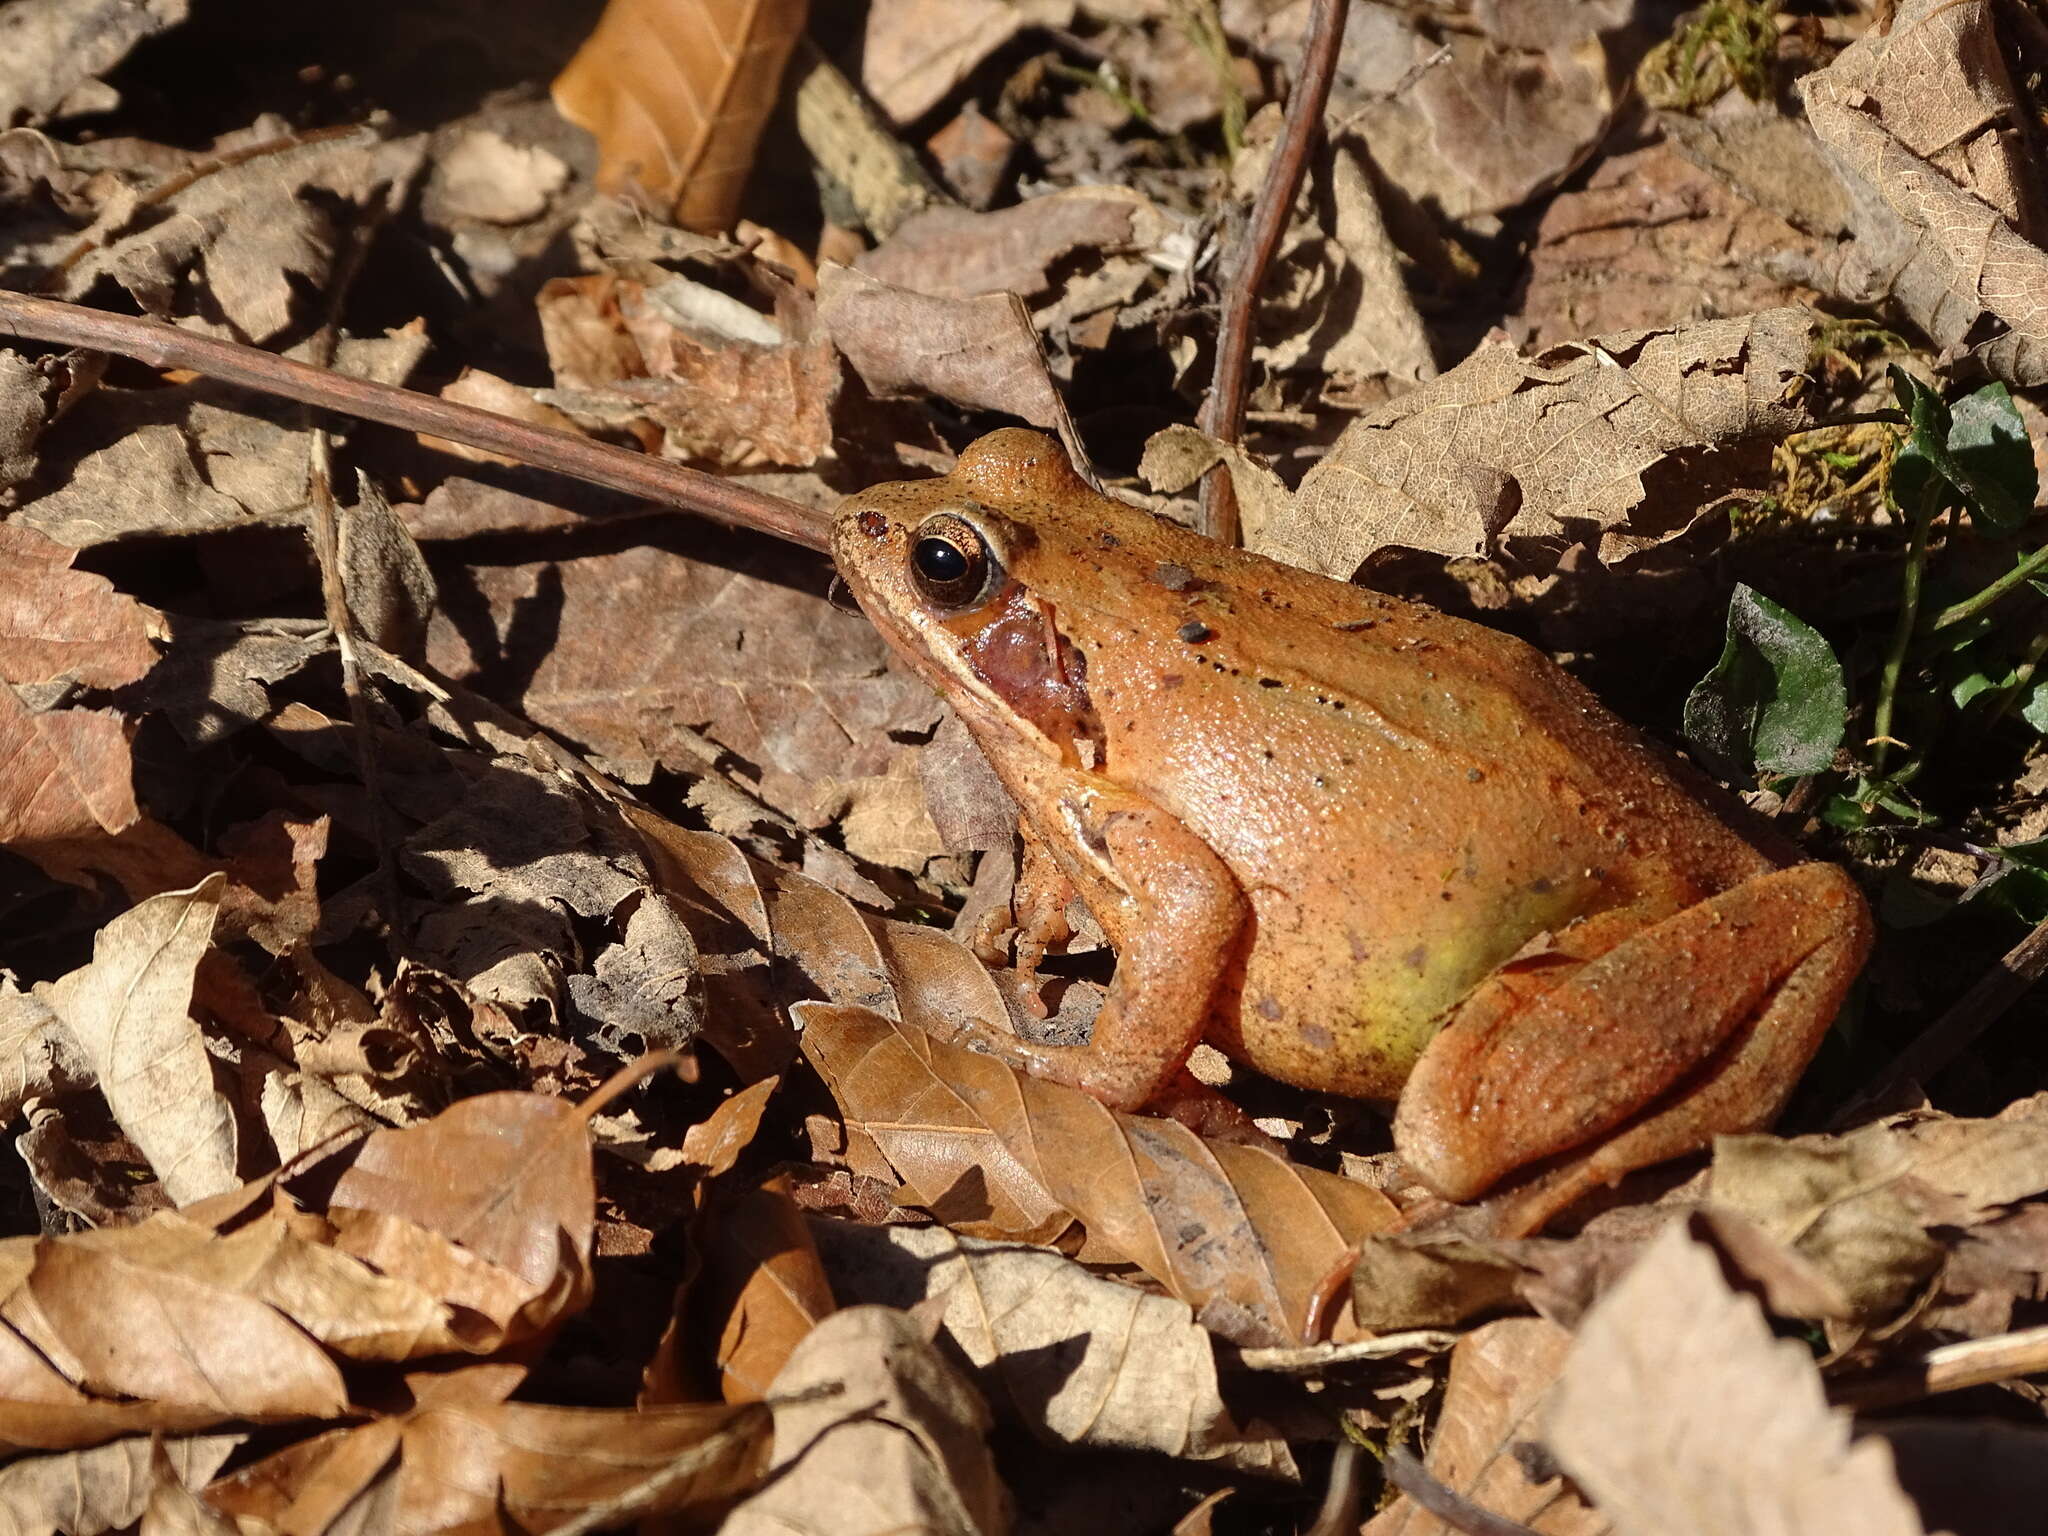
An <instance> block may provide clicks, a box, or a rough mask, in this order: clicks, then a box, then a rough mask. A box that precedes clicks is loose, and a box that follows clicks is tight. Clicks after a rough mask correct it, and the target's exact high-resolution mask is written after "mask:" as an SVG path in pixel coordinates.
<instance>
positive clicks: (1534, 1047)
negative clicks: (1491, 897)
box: [1394, 864, 1871, 1232]
mask: <svg viewBox="0 0 2048 1536" xmlns="http://www.w3.org/2000/svg"><path fill="white" fill-rule="evenodd" d="M1870 940H1871V925H1870V914H1869V910H1868V908H1867V907H1866V906H1865V905H1864V902H1863V898H1862V896H1861V894H1860V893H1859V892H1858V891H1857V889H1856V886H1855V883H1854V882H1853V881H1852V880H1850V879H1849V877H1848V876H1847V875H1846V874H1844V873H1843V872H1842V871H1841V870H1839V869H1837V868H1835V867H1834V866H1833V865H1830V864H1801V865H1798V866H1796V867H1794V868H1791V869H1783V870H1775V871H1772V872H1771V873H1769V874H1764V875H1759V876H1757V877H1755V878H1753V879H1750V880H1746V881H1744V882H1742V883H1741V884H1739V885H1737V886H1734V887H1732V888H1730V889H1729V890H1726V891H1723V892H1722V893H1720V894H1719V895H1717V896H1714V897H1712V898H1710V899H1708V900H1706V901H1703V902H1700V903H1699V904H1698V905H1696V906H1692V907H1688V908H1686V909H1685V910H1683V911H1681V912H1677V913H1675V914H1673V915H1672V916H1670V917H1668V918H1666V919H1664V920H1663V921H1662V922H1658V923H1654V924H1652V925H1650V926H1649V927H1647V928H1644V929H1641V930H1638V931H1637V932H1635V933H1634V934H1632V935H1630V936H1629V937H1628V938H1626V939H1624V940H1622V942H1620V943H1618V944H1616V945H1614V946H1613V947H1612V948H1609V949H1606V950H1605V951H1604V952H1603V953H1600V954H1598V955H1597V956H1595V957H1593V958H1590V959H1588V960H1586V961H1585V962H1584V963H1582V964H1575V965H1567V966H1562V967H1559V968H1558V969H1557V970H1556V971H1555V972H1553V973H1552V974H1551V975H1550V976H1544V975H1543V974H1542V973H1541V972H1538V973H1536V974H1534V975H1520V976H1518V975H1516V974H1515V973H1514V972H1513V971H1512V970H1510V971H1509V972H1506V973H1504V974H1503V975H1502V976H1501V977H1499V978H1497V979H1496V980H1495V981H1494V982H1492V983H1489V984H1488V986H1487V987H1485V988H1482V989H1481V991H1479V992H1477V993H1475V994H1474V995H1473V996H1472V997H1471V998H1470V999H1468V1000H1467V1001H1466V1003H1465V1004H1464V1005H1463V1006H1462V1007H1460V1008H1459V1010H1458V1011H1457V1012H1456V1013H1455V1014H1454V1015H1453V1016H1452V1018H1451V1020H1450V1022H1449V1023H1448V1024H1446V1025H1445V1027H1444V1029H1443V1030H1442V1032H1441V1033H1440V1034H1439V1035H1438V1036H1437V1038H1436V1039H1435V1040H1433V1041H1432V1042H1431V1043H1430V1046H1429V1049H1428V1050H1427V1051H1425V1052H1424V1053H1423V1057H1422V1060H1421V1061H1420V1062H1419V1063H1418V1064H1417V1066H1416V1069H1415V1072H1414V1074H1413V1075H1412V1076H1411V1077H1410V1079H1409V1082H1408V1086H1407V1089H1406V1091H1405V1092H1404V1093H1403V1094H1402V1098H1401V1104H1400V1110H1399V1113H1398V1114H1397V1116H1396V1118H1395V1123H1394V1138H1395V1144H1396V1145H1397V1146H1398V1147H1399V1148H1400V1150H1401V1154H1402V1157H1403V1159H1404V1160H1405V1161H1406V1162H1407V1163H1408V1164H1409V1166H1410V1167H1412V1168H1413V1169H1414V1170H1415V1171H1416V1173H1417V1174H1418V1175H1419V1176H1420V1177H1421V1178H1422V1180H1423V1182H1424V1183H1426V1184H1428V1185H1429V1186H1430V1187H1431V1188H1433V1189H1435V1190H1436V1191H1437V1192H1438V1193H1439V1194H1441V1195H1443V1196H1445V1198H1447V1199H1452V1200H1459V1201H1466V1200H1471V1199H1474V1198H1475V1197H1477V1196H1478V1195H1480V1194H1482V1193H1484V1192H1485V1191H1486V1190H1488V1189H1490V1188H1491V1187H1492V1186H1493V1185H1494V1184H1496V1183H1498V1182H1499V1181H1500V1180H1501V1179H1502V1178H1504V1177H1505V1176H1506V1175H1508V1174H1510V1173H1511V1172H1513V1171H1514V1170H1516V1169H1519V1168H1524V1167H1526V1166H1528V1165H1529V1164H1532V1163H1539V1162H1543V1161H1544V1160H1546V1159H1548V1160H1551V1163H1552V1166H1550V1167H1548V1168H1545V1169H1543V1170H1542V1171H1541V1172H1540V1173H1539V1174H1538V1175H1537V1176H1536V1177H1535V1178H1533V1179H1531V1180H1530V1181H1529V1182H1528V1183H1527V1184H1526V1185H1525V1186H1524V1187H1522V1188H1520V1189H1517V1190H1513V1191H1510V1192H1508V1193H1506V1194H1504V1195H1503V1196H1502V1197H1500V1201H1499V1202H1498V1203H1499V1209H1498V1211H1497V1212H1496V1213H1495V1217H1494V1221H1493V1223H1492V1224H1493V1225H1494V1226H1495V1227H1496V1228H1497V1229H1498V1230H1501V1231H1503V1232H1517V1231H1531V1230H1534V1229H1535V1228H1536V1227H1538V1226H1540V1225H1541V1224H1542V1223H1543V1222H1544V1221H1545V1220H1547V1219H1548V1218H1549V1216H1550V1215H1552V1214H1553V1213H1554V1212H1556V1211H1558V1210H1560V1209H1562V1208H1563V1207H1564V1206H1566V1205H1568V1204H1570V1203H1571V1202H1572V1201H1573V1200H1574V1199H1576V1198H1578V1196H1579V1195H1581V1194H1583V1193H1585V1192H1586V1191H1588V1190H1590V1189H1592V1188H1594V1187H1596V1186H1598V1185H1601V1184H1608V1183H1612V1182H1613V1181H1614V1180H1616V1179H1618V1178H1620V1177H1621V1175H1623V1174H1624V1173H1628V1172H1630V1171H1631V1170H1633V1169H1636V1168H1644V1167H1648V1166H1649V1165H1650V1164H1652V1163H1657V1162H1662V1161H1664V1160H1665V1159H1667V1158H1671V1157H1676V1156H1679V1155H1681V1154H1683V1153H1685V1152H1689V1151H1692V1150H1694V1149H1695V1148H1698V1147H1701V1146H1704V1145H1705V1144H1706V1143H1707V1142H1708V1141H1709V1140H1711V1139H1712V1138H1713V1137H1714V1136H1716V1135H1722V1134H1729V1133H1736V1132H1742V1131H1751V1130H1756V1129H1759V1128H1761V1127H1763V1126H1765V1125H1768V1124H1769V1123H1770V1122H1771V1121H1772V1120H1773V1119H1774V1118H1776V1116H1777V1113H1778V1111H1779V1109H1781V1108H1782V1107H1783V1105H1784V1102H1785V1099H1786V1097H1787V1096H1788V1095H1789V1094H1790V1092H1791V1090H1792V1086H1793V1084H1794V1083H1795V1082H1796V1081H1797V1080H1798V1076H1799V1073H1800V1071H1801V1070H1802V1069H1803V1068H1804V1067H1805V1065H1806V1063H1807V1062H1808V1061H1809V1060H1810V1059H1811V1058H1812V1056H1813V1053H1814V1052H1815V1051H1816V1050H1817V1049H1819V1047H1820V1042H1821V1039H1822V1037H1823V1036H1824V1035H1825V1034H1826V1033H1827V1030H1828V1026H1829V1024H1830V1023H1831V1022H1832V1021H1833V1019H1834V1016H1835V1012H1836V1010H1837V1009H1838V1008H1839V1007H1840V1006H1841V1001H1842V997H1843V995H1844V994H1845V993H1846V992H1847V990H1848V987H1849V984H1850V982H1851V981H1852V980H1854V978H1855V975H1856V972H1857V970H1858V968H1859V967H1860V966H1861V965H1862V963H1863V959H1864V957H1865V955H1867V954H1868V952H1869V949H1870ZM1545 982H1548V983H1549V984H1548V985H1544V983H1545Z"/></svg>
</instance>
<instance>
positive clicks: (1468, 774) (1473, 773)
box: [1465, 768, 1486, 784]
mask: <svg viewBox="0 0 2048 1536" xmlns="http://www.w3.org/2000/svg"><path fill="white" fill-rule="evenodd" d="M1465 782H1466V783H1467V784H1483V783H1485V782H1486V775H1485V774H1483V773H1481V772H1480V771H1479V770H1478V769H1477V768H1467V769H1466V770H1465Z"/></svg>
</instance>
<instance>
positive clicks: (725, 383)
mask: <svg viewBox="0 0 2048 1536" xmlns="http://www.w3.org/2000/svg"><path fill="white" fill-rule="evenodd" d="M537 303H538V306H539V309H540V318H541V331H542V334H543V336H544V337H545V339H546V341H547V347H548V362H549V365H550V366H551V367H552V368H553V369H554V374H555V383H556V386H557V387H556V388H554V389H552V390H550V391H548V393H547V397H546V400H547V403H549V404H551V405H554V406H556V407H559V408H560V409H561V410H563V411H564V412H566V413H567V414H568V415H569V416H570V417H571V419H572V420H574V421H576V422H577V423H578V424H580V425H582V426H585V427H589V428H591V429H593V430H596V429H602V428H621V427H628V428H630V427H635V426H636V425H637V424H639V423H645V424H646V425H647V427H648V429H649V431H650V432H651V434H652V435H653V436H655V437H656V438H657V440H658V442H659V444H660V448H661V451H662V453H664V454H665V455H666V456H668V457H669V458H677V459H693V460H698V461H701V462H703V463H706V464H711V465H716V466H718V467H721V468H727V469H743V468H758V467H760V466H762V465H769V464H782V465H794V466H796V467H799V468H801V467H805V466H808V465H810V464H813V463H815V462H816V461H817V460H818V459H819V458H821V457H823V456H824V455H825V454H826V453H827V452H828V451H829V450H830V448H831V446H832V419H831V410H832V402H833V400H834V399H836V398H837V395H838V391H839V361H838V356H837V354H836V353H835V352H834V351H833V350H832V347H831V344H830V343H829V342H828V341H827V340H826V339H825V337H824V336H823V335H821V334H817V333H816V330H815V328H814V327H813V326H812V324H811V321H810V316H809V306H808V301H807V300H806V299H804V298H803V297H802V296H800V295H796V294H793V293H792V294H791V295H789V296H788V302H787V303H785V304H784V305H783V306H782V313H781V315H780V316H779V318H778V319H777V320H771V319H769V318H768V317H767V316H765V315H762V314H760V313H759V312H757V311H755V310H752V309H749V308H747V307H746V306H745V305H743V304H738V303H736V302H735V301H733V300H731V299H729V298H726V297H725V295H723V294H720V293H718V292H717V291H716V290H715V289H710V288H706V287H704V286H703V285H701V284H697V283H693V282H691V281H690V280H689V279H688V278H684V277H671V278H669V279H668V280H667V281H665V282H664V283H662V284H661V285H660V286H659V287H655V288H648V287H646V286H644V285H643V284H641V283H639V282H636V281H634V280H632V279H630V278H619V277H613V276H609V275H601V276H597V277H561V278H555V279H553V280H551V281H550V282H549V283H548V284H547V285H546V286H545V287H543V288H542V289H541V292H540V297H539V299H538V300H537Z"/></svg>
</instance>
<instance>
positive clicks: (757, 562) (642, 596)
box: [427, 527, 940, 867]
mask: <svg viewBox="0 0 2048 1536" xmlns="http://www.w3.org/2000/svg"><path fill="white" fill-rule="evenodd" d="M466 570H467V573H468V577H469V581H470V583H471V585H472V587H473V590H475V591H477V592H479V593H481V595H482V596H483V597H484V599H485V600H486V601H487V602H488V603H489V605H490V608H491V610H492V612H493V613H495V614H499V615H502V616H503V617H502V619H501V620H500V621H499V622H500V623H501V624H502V625H503V626H504V627H503V631H502V635H501V634H500V633H496V632H492V631H483V632H480V631H479V628H478V627H477V626H475V625H472V624H470V623H468V622H467V621H466V620H465V621H464V622H462V623H460V624H458V623H457V622H456V620H455V619H454V618H453V617H442V618H437V619H436V620H435V623H434V626H433V629H432V631H431V636H430V642H429V647H428V653H427V654H428V660H429V661H430V663H431V664H432V665H433V666H434V667H436V668H437V669H438V670H439V671H440V672H441V673H443V674H444V675H447V676H450V677H453V678H456V679H458V680H463V681H467V682H468V683H469V684H470V685H471V686H472V687H475V688H477V689H478V690H479V691H481V692H484V693H486V694H491V695H493V696H495V697H497V698H498V700H499V702H500V703H502V704H504V705H506V706H507V707H508V708H514V709H517V710H519V711H520V713H521V714H523V715H524V716H526V717H527V718H528V719H531V720H533V721H534V722H536V723H537V724H539V725H541V726H544V727H546V728H547V729H549V730H552V731H555V732H558V733H559V734H561V735H562V736H564V737H566V738H568V739H569V740H571V741H574V742H576V743H578V744H579V745H580V746H582V747H584V748H585V749H587V750H589V751H592V752H594V753H597V754H599V755H600V756H601V758H602V759H603V760H604V761H605V762H606V763H608V764H611V765H614V766H615V767H616V768H617V769H618V771H620V772H621V773H622V774H624V775H625V776H627V777H629V778H630V777H632V776H633V769H634V767H635V765H641V764H646V765H652V764H660V765H661V766H663V767H665V768H667V769H669V770H671V771H673V772H677V773H687V774H701V773H703V772H704V771H705V770H706V769H707V768H710V767H712V766H713V763H714V761H715V760H716V759H717V758H718V757H719V756H720V755H721V754H722V753H729V754H731V755H732V756H733V757H734V758H737V759H738V760H739V766H736V767H735V769H734V770H733V776H734V777H735V778H736V779H738V780H739V782H740V783H741V784H742V785H743V786H744V787H745V788H746V789H748V790H749V791H751V792H752V793H754V794H756V795H758V796H759V797H760V798H761V799H763V800H765V801H767V802H768V804H769V805H771V806H773V807H775V808H776V809H777V810H779V811H781V812H783V813H784V814H785V815H787V816H789V817H791V818H792V819H794V820H795V821H796V822H798V823H799V824H800V825H802V826H806V827H817V826H823V825H825V824H826V823H827V822H829V821H831V820H832V819H833V818H834V817H836V816H838V815H840V814H842V813H844V812H846V811H847V810H849V809H851V808H852V807H853V806H856V805H858V804H859V803H860V802H861V801H862V800H863V799H864V798H865V797H867V796H869V795H871V794H873V793H875V792H877V791H878V790H882V789H885V788H886V787H887V786H888V783H889V780H890V775H891V772H892V768H893V766H894V764H895V763H896V762H897V761H898V760H899V759H905V758H908V757H909V756H910V755H911V752H910V749H908V748H906V747H905V746H904V745H903V744H902V743H901V742H900V741H898V740H895V739H893V738H894V737H897V736H922V735H924V734H927V733H928V732H930V730H931V729H932V727H933V726H934V725H936V724H937V722H938V719H939V713H940V709H939V705H938V703H937V701H936V700H935V699H934V698H933V696H932V692H931V690H930V689H929V688H928V687H926V686H925V685H924V684H923V683H922V682H920V681H919V680H918V679H917V678H916V677H915V676H913V675H912V674H911V673H910V672H909V671H908V670H906V669H905V668H903V667H901V666H899V665H896V664H895V663H893V662H892V661H891V659H890V653H889V649H888V647H887V646H886V645H885V644H883V642H882V641H881V639H880V638H879V637H878V636H877V635H876V634H875V632H874V627H873V626H872V625H870V624H869V623H868V622H867V621H866V620H865V619H864V618H862V617H861V616H860V615H859V614H858V613H853V612H848V611H846V610H844V609H841V608H838V607H835V606H833V605H832V604H831V603H830V602H829V601H827V599H826V587H827V583H828V580H829V575H828V572H827V571H826V570H825V569H824V568H823V567H822V566H821V567H818V568H816V569H809V568H807V569H806V570H805V571H804V572H803V573H802V574H801V575H799V573H798V572H796V571H793V570H791V569H790V568H789V562H788V561H787V560H786V559H785V558H783V557H782V556H780V555H779V554H771V553H769V552H767V551H764V550H763V549H762V547H761V546H760V545H759V544H758V543H755V544H751V545H747V544H743V543H742V542H740V541H737V540H732V541H728V540H725V539H721V538H719V537H717V536H715V535H712V534H709V533H707V532H705V531H703V530H697V529H684V528H681V527H677V528H674V529H671V530H663V531H654V530H649V531H646V532H643V533H642V534H640V535H639V537H638V538H637V539H636V541H635V543H634V544H633V545H632V547H630V548H625V549H620V550H618V551H616V552H611V553H593V554H590V555H587V556H584V557H583V558H580V559H558V558H550V559H544V560H534V561H531V562H523V563H520V564H517V565H491V564H482V563H479V564H477V565H473V566H469V567H467V568H466ZM547 609H552V610H553V613H554V615H555V616H554V618H553V619H552V621H551V622H549V623H546V624H541V623H536V622H534V621H533V618H532V616H533V615H534V614H536V612H537V611H541V610H547ZM494 643H495V647H496V648H495V649H494V648H493V647H494ZM501 680H506V681H513V680H516V682H517V684H518V685H519V686H517V687H511V688H508V687H504V686H503V685H502V683H501ZM707 738H708V739H707ZM905 841H906V842H911V843H913V846H914V840H913V839H908V838H907V839H905ZM922 842H923V850H924V851H923V853H922V856H921V857H920V858H919V866H920V867H921V865H922V863H923V862H924V860H928V859H929V858H931V857H932V856H933V855H934V854H936V853H937V852H939V848H938V845H937V835H936V833H935V832H933V831H930V830H929V829H927V830H926V831H925V833H924V835H923V839H922Z"/></svg>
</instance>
